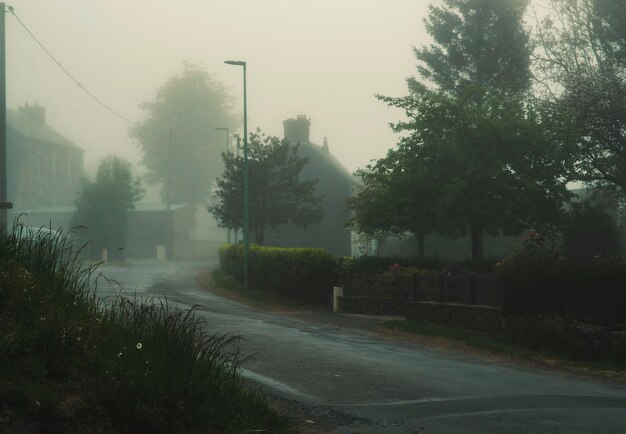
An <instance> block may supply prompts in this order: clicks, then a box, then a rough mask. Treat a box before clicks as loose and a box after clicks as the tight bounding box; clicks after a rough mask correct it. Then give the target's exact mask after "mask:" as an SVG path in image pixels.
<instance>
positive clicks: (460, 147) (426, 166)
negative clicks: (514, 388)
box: [379, 0, 567, 260]
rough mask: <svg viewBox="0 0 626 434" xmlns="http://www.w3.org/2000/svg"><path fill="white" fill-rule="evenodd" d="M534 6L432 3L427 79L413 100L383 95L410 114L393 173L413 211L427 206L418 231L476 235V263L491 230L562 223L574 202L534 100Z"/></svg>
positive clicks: (490, 1)
mask: <svg viewBox="0 0 626 434" xmlns="http://www.w3.org/2000/svg"><path fill="white" fill-rule="evenodd" d="M525 8H526V1H524V0H506V1H502V0H444V6H442V7H433V6H430V13H429V16H428V18H427V19H426V28H427V30H428V32H429V33H430V34H431V35H432V37H433V39H434V44H432V45H430V46H429V47H422V48H421V49H415V55H416V57H417V59H418V60H419V61H420V62H421V63H420V65H419V66H418V72H419V73H420V75H421V76H422V78H423V80H424V82H419V81H418V80H417V79H415V78H410V79H409V80H408V84H409V95H408V96H406V97H402V98H391V97H383V96H379V99H381V100H382V101H384V102H386V103H387V104H389V105H390V106H394V107H398V108H401V109H403V110H404V111H405V114H406V115H407V120H406V121H403V122H398V123H397V124H394V125H392V128H393V129H394V130H395V131H396V132H405V133H408V135H407V136H405V137H404V138H403V139H402V140H401V142H400V144H399V146H398V150H397V151H395V150H394V151H393V152H396V153H398V154H399V158H396V160H395V161H396V163H395V164H396V165H397V167H396V168H395V169H394V170H395V173H397V174H400V175H399V179H400V180H402V181H401V182H400V184H399V185H403V184H404V185H406V186H411V185H414V186H415V188H414V189H413V191H414V199H413V201H414V204H413V209H414V210H419V209H420V208H422V209H424V208H426V209H428V212H422V213H421V217H422V220H421V221H419V223H418V225H420V226H422V227H424V228H425V232H426V233H428V232H427V231H430V230H432V229H436V230H438V231H440V232H443V233H445V234H448V235H452V236H458V235H463V234H464V233H466V231H469V233H470V235H471V244H472V259H473V260H478V259H480V258H481V257H482V239H483V234H484V232H489V233H492V234H500V233H504V234H514V233H518V232H519V231H521V230H523V229H525V228H528V227H530V226H532V225H539V224H542V223H547V222H554V221H557V220H558V218H559V217H560V207H561V201H562V200H563V199H564V198H566V197H567V192H566V189H565V182H564V180H563V179H562V177H561V174H562V173H563V168H562V164H561V163H560V157H559V155H558V149H556V148H555V147H554V145H553V143H552V142H551V140H550V137H549V136H548V135H546V134H544V128H543V127H542V122H543V120H542V118H541V117H540V116H539V114H538V111H537V110H535V103H534V101H533V100H532V99H531V98H529V95H528V90H529V87H530V78H531V75H530V68H529V66H530V51H531V49H530V45H529V38H528V35H527V33H526V31H525V30H524V27H523V24H522V17H523V15H524V11H525ZM433 189H434V191H435V192H436V195H434V196H432V195H430V192H431V191H433ZM404 191H406V190H404ZM408 191H411V190H408ZM396 193H397V194H398V195H401V194H403V190H400V189H398V190H396ZM403 200H404V199H403ZM415 230H416V229H414V230H413V231H415ZM414 233H415V232H414Z"/></svg>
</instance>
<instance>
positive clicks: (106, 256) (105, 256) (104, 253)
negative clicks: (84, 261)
mask: <svg viewBox="0 0 626 434" xmlns="http://www.w3.org/2000/svg"><path fill="white" fill-rule="evenodd" d="M108 260H109V254H108V252H107V249H102V262H107V261H108Z"/></svg>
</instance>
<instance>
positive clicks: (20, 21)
mask: <svg viewBox="0 0 626 434" xmlns="http://www.w3.org/2000/svg"><path fill="white" fill-rule="evenodd" d="M7 8H8V10H9V12H11V15H13V16H14V17H15V19H16V20H17V21H18V22H19V23H20V24H21V25H22V27H24V30H26V31H27V32H28V34H29V35H30V36H31V38H33V40H34V41H35V42H36V43H37V45H39V47H41V49H42V50H43V51H44V52H45V53H46V54H47V55H48V56H49V57H50V59H52V61H53V62H54V63H56V64H57V66H58V67H59V68H60V69H61V71H63V72H64V73H65V75H67V76H68V77H69V78H70V79H71V80H72V81H73V82H74V83H76V85H77V86H78V87H80V88H81V89H82V90H83V92H85V93H86V94H87V95H89V96H90V97H91V98H92V99H93V100H94V101H96V102H97V103H98V104H100V105H101V106H102V107H104V108H105V109H107V110H108V111H110V112H111V113H113V114H114V115H115V116H117V117H118V118H120V119H122V120H123V121H125V122H128V123H129V124H131V125H135V122H133V121H131V120H129V119H128V118H127V117H125V116H123V115H122V114H120V113H119V112H118V111H116V110H114V109H112V108H111V107H110V106H108V105H107V104H105V103H104V102H103V101H102V100H101V99H100V98H98V97H97V96H96V95H94V94H93V93H91V92H90V91H89V90H88V89H87V88H86V87H85V86H83V85H82V84H81V83H80V82H79V81H78V80H77V79H76V78H75V77H74V76H73V75H72V74H70V72H69V71H68V70H67V69H65V67H64V66H63V65H62V64H61V62H59V61H58V60H57V59H56V58H55V57H54V56H53V55H52V53H50V51H48V49H47V48H46V47H45V46H44V45H43V44H42V43H41V42H40V41H39V39H37V37H36V36H35V35H34V34H33V32H31V31H30V29H29V28H28V27H27V26H26V24H24V22H23V21H22V20H20V18H19V17H18V16H17V15H16V14H15V10H14V8H13V6H7Z"/></svg>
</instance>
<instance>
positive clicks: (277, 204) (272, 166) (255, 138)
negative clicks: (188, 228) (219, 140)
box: [209, 130, 323, 245]
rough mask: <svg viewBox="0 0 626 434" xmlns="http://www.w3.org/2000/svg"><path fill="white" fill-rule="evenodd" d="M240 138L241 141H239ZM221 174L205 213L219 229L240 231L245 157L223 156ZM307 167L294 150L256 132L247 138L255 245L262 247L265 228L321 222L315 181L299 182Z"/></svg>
mask: <svg viewBox="0 0 626 434" xmlns="http://www.w3.org/2000/svg"><path fill="white" fill-rule="evenodd" d="M237 140H239V138H238V139H237ZM222 156H223V158H224V165H225V169H224V173H223V174H222V177H221V178H219V179H218V180H217V189H216V190H215V193H214V194H215V198H216V199H217V201H216V202H215V203H213V204H212V205H210V206H209V212H211V214H213V216H214V217H215V218H216V219H217V221H218V222H219V224H220V225H221V226H224V227H227V228H229V229H241V228H242V227H243V156H237V155H234V154H232V153H223V154H222ZM306 163H307V159H306V158H300V157H298V146H292V145H290V144H289V142H287V141H285V140H280V139H279V138H278V137H274V136H266V135H264V134H263V133H261V131H260V130H257V132H256V133H251V134H250V138H249V140H248V177H249V186H250V191H249V200H250V202H249V205H250V229H251V231H252V233H253V234H254V241H255V242H256V243H257V244H261V245H262V244H263V234H264V231H265V229H267V228H276V227H278V226H280V225H283V224H285V223H288V222H292V223H294V224H295V225H297V226H299V227H306V226H307V225H308V224H310V223H313V222H315V221H319V220H320V219H321V218H322V215H323V211H322V208H321V205H320V204H321V197H316V196H315V187H316V185H317V180H314V181H300V180H299V175H300V172H301V171H302V168H303V167H304V165H305V164H306Z"/></svg>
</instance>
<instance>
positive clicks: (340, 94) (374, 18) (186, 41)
mask: <svg viewBox="0 0 626 434" xmlns="http://www.w3.org/2000/svg"><path fill="white" fill-rule="evenodd" d="M8 5H10V6H13V7H14V8H15V13H16V14H17V16H18V17H20V19H21V20H22V21H23V22H24V23H25V24H26V26H28V27H29V29H30V30H31V31H32V32H33V34H34V35H35V36H36V37H37V38H38V39H39V40H40V41H41V43H42V44H43V45H44V46H45V47H46V48H47V49H48V50H49V51H50V52H51V53H52V54H53V55H54V56H55V57H56V59H57V60H58V61H59V62H60V63H61V64H62V65H63V66H64V67H65V68H66V69H67V70H68V71H69V72H70V73H71V74H72V75H73V76H74V77H76V79H77V80H78V81H79V82H80V83H81V84H82V85H83V86H84V87H85V88H87V89H88V90H89V91H90V92H92V93H93V94H94V95H96V96H97V97H98V98H100V99H101V100H102V101H104V102H105V103H106V104H107V105H109V106H110V107H112V108H113V109H114V110H116V111H118V112H119V113H120V114H122V115H123V116H125V117H126V118H128V119H130V120H132V121H140V120H142V119H143V116H144V114H143V113H142V111H141V110H140V109H139V107H138V105H139V104H140V103H141V102H143V101H146V100H150V99H152V98H153V97H154V95H155V93H156V90H157V89H158V87H159V86H160V85H161V84H163V83H164V82H165V80H167V79H168V78H169V77H171V76H173V75H174V74H176V73H179V72H181V71H182V70H183V62H184V61H189V62H192V63H197V64H202V65H204V66H205V67H206V69H207V71H208V72H209V73H211V74H212V75H213V77H214V78H215V79H216V80H217V81H220V82H222V83H223V84H224V85H225V86H226V87H227V88H229V89H230V90H231V93H232V95H233V96H235V97H236V100H235V107H236V109H237V110H238V111H240V107H241V106H242V98H241V93H242V79H241V70H240V69H237V68H232V67H229V66H227V65H224V64H223V61H224V60H226V59H237V60H245V61H247V62H248V114H249V128H250V130H251V131H252V130H254V129H255V128H257V127H260V128H261V129H262V130H263V131H265V132H266V133H269V134H273V135H278V136H281V137H282V134H283V130H282V128H283V127H282V121H283V120H284V119H287V118H290V117H295V116H296V115H298V114H306V115H307V116H308V117H309V118H310V119H311V122H312V123H311V140H312V141H313V142H315V143H318V144H321V143H322V141H323V137H324V136H327V137H328V142H329V145H330V150H331V152H332V153H333V154H334V155H335V156H336V157H337V158H338V159H339V160H340V161H341V162H342V163H343V164H344V165H345V166H346V167H347V168H348V169H349V170H351V171H353V170H356V169H357V168H359V167H362V166H364V165H365V164H367V163H368V162H369V161H370V160H372V159H375V158H380V157H382V156H384V155H385V153H386V150H387V149H388V148H390V147H391V146H393V144H394V143H395V141H396V138H395V136H394V134H393V133H392V132H391V131H390V130H389V128H388V123H389V122H393V121H396V120H398V118H399V117H400V116H402V113H400V112H399V111H398V110H393V109H388V108H387V107H386V106H385V105H384V104H383V103H381V102H379V101H378V100H376V99H375V97H374V95H375V94H376V93H381V94H384V95H395V96H401V95H404V94H405V93H406V83H405V79H406V77H408V76H410V75H413V74H414V73H415V58H414V57H413V53H412V47H413V46H419V45H422V44H424V43H426V42H427V41H428V39H427V36H426V33H425V31H424V26H423V25H422V19H423V17H424V16H425V14H426V11H427V2H419V1H414V0H394V1H391V2H381V1H372V0H370V1H363V0H342V1H340V2H339V1H331V0H321V1H314V2H311V1H301V0H267V1H257V0H235V1H222V2H216V1H211V2H209V1H202V0H188V1H178V2H165V1H161V0H133V1H122V0H106V1H105V0H91V1H84V0H46V1H41V0H21V1H19V2H16V3H8ZM6 26H7V104H8V107H9V108H10V109H17V107H18V106H20V105H23V104H24V103H25V102H28V103H30V104H33V103H35V102H38V103H39V104H40V105H43V106H46V108H47V113H46V116H47V122H48V124H49V125H50V126H52V127H53V128H55V129H56V130H57V131H59V132H60V133H61V134H63V135H64V136H66V137H68V138H69V139H70V140H72V141H74V142H75V143H76V144H77V145H78V146H80V147H81V148H83V149H84V150H85V169H86V171H87V173H94V172H95V168H96V166H97V163H98V161H99V160H100V159H101V158H102V157H103V156H104V155H106V154H109V153H115V154H117V155H120V156H122V157H125V158H127V159H130V160H131V161H133V163H134V164H135V165H136V167H137V173H140V172H141V168H140V167H139V166H138V165H137V163H138V161H139V158H140V152H139V149H138V148H137V147H136V146H135V144H133V142H132V141H131V139H130V138H129V137H128V134H127V130H128V127H129V124H128V123H126V122H124V121H123V120H121V119H120V118H118V117H117V116H115V115H114V114H112V113H110V112H109V111H107V110H106V109H105V108H103V107H102V106H100V105H99V104H98V103H97V102H96V101H94V100H93V99H92V98H91V97H89V96H88V95H87V94H86V93H85V92H84V91H83V90H82V89H80V87H78V86H77V85H76V84H75V83H74V82H72V81H71V80H70V79H69V78H68V77H67V76H66V75H65V73H64V72H63V71H62V70H61V69H60V68H59V67H58V66H57V65H56V64H55V63H54V62H53V61H52V60H51V59H50V58H49V57H48V56H47V55H46V54H45V53H44V51H43V50H42V49H41V48H40V47H39V46H37V45H36V43H35V42H34V41H33V39H32V38H31V37H30V36H29V35H28V33H27V32H26V30H25V29H24V28H22V27H21V25H20V24H19V23H18V22H17V20H16V19H15V18H14V17H13V16H11V15H10V14H7V18H6Z"/></svg>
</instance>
